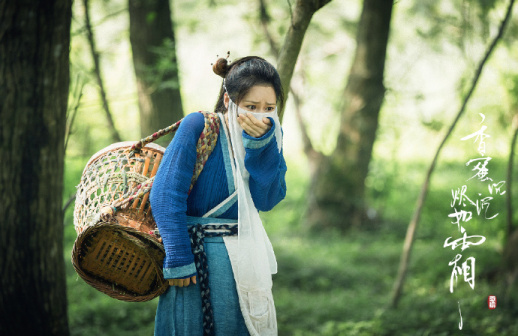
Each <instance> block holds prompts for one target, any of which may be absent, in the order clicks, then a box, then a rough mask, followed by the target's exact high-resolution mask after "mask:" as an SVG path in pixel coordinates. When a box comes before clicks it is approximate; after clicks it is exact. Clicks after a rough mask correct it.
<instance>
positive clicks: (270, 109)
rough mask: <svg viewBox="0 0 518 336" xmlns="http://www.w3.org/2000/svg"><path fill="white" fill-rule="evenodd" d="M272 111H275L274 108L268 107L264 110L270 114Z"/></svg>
mask: <svg viewBox="0 0 518 336" xmlns="http://www.w3.org/2000/svg"><path fill="white" fill-rule="evenodd" d="M273 110H275V107H272V106H270V107H267V108H266V111H268V112H271V111H273Z"/></svg>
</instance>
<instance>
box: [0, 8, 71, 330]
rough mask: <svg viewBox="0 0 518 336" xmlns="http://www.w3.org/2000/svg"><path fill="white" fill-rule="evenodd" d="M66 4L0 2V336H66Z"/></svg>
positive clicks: (67, 65) (68, 45) (68, 14)
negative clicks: (64, 230)
mask: <svg viewBox="0 0 518 336" xmlns="http://www.w3.org/2000/svg"><path fill="white" fill-rule="evenodd" d="M71 5H72V3H71V1H70V0H48V1H32V0H18V1H1V2H0V22H2V24H1V25H0V92H1V94H0V95H1V100H0V120H2V122H1V123H0V157H2V160H0V194H1V195H2V202H0V226H1V234H0V270H1V272H2V275H1V277H0V288H1V289H0V335H68V334H69V330H68V321H67V298H66V290H65V288H66V287H65V286H66V283H65V268H64V267H65V264H64V258H63V215H62V212H61V203H62V190H63V166H64V134H65V118H66V109H67V99H68V85H69V58H68V57H69V47H70V21H71V17H72V12H71Z"/></svg>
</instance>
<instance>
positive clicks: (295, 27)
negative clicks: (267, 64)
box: [277, 0, 331, 122]
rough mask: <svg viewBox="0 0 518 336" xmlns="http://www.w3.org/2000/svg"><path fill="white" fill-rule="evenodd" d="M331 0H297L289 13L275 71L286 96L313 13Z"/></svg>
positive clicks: (280, 114)
mask: <svg viewBox="0 0 518 336" xmlns="http://www.w3.org/2000/svg"><path fill="white" fill-rule="evenodd" d="M330 1H331V0H297V3H296V4H295V9H294V10H293V11H292V13H291V24H290V27H289V29H288V32H287V33H286V38H285V39H284V44H283V45H282V49H281V51H280V53H279V57H278V59H277V71H278V72H279V76H280V77H281V83H282V87H283V90H284V94H285V95H286V97H285V98H286V99H287V98H288V93H289V92H290V83H291V77H293V70H294V69H295V64H296V63H297V58H298V57H299V53H300V48H301V47H302V42H303V41H304V35H305V34H306V30H307V29H308V26H309V23H310V21H311V18H312V17H313V14H315V13H316V11H318V10H319V9H320V8H322V7H324V6H325V5H326V4H328V3H329V2H330ZM283 116H284V111H279V120H280V121H281V122H282V118H283Z"/></svg>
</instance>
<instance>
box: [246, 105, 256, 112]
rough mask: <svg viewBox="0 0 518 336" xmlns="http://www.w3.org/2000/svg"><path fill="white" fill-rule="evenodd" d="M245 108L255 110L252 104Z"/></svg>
mask: <svg viewBox="0 0 518 336" xmlns="http://www.w3.org/2000/svg"><path fill="white" fill-rule="evenodd" d="M246 108H247V109H248V110H250V111H253V110H255V106H254V105H248V106H247V107H246Z"/></svg>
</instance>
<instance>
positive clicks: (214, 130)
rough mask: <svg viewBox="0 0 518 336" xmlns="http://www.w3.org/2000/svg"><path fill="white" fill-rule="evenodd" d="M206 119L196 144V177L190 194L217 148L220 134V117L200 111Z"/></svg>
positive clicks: (192, 181) (190, 188)
mask: <svg viewBox="0 0 518 336" xmlns="http://www.w3.org/2000/svg"><path fill="white" fill-rule="evenodd" d="M199 112H200V113H202V114H203V116H204V117H205V127H204V128H203V131H202V132H201V134H200V138H199V139H198V143H197V144H196V165H195V166H194V175H193V176H192V180H191V186H190V187H189V193H191V190H192V188H193V186H194V184H195V183H196V180H197V179H198V176H200V173H201V171H202V170H203V167H204V166H205V163H206V162H207V159H208V158H209V156H210V154H211V153H212V151H213V150H214V148H215V147H216V142H217V141H218V134H219V117H218V115H217V114H216V113H212V112H207V111H199Z"/></svg>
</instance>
